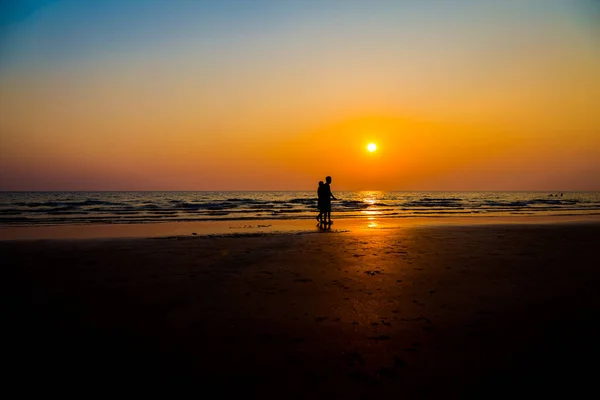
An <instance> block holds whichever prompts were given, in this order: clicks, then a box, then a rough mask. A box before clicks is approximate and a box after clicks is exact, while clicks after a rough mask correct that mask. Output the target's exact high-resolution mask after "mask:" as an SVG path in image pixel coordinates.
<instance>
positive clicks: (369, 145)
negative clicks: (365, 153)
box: [367, 143, 377, 153]
mask: <svg viewBox="0 0 600 400" xmlns="http://www.w3.org/2000/svg"><path fill="white" fill-rule="evenodd" d="M367 150H369V151H370V152H371V153H372V152H374V151H375V150H377V145H376V144H375V143H369V144H368V145H367Z"/></svg>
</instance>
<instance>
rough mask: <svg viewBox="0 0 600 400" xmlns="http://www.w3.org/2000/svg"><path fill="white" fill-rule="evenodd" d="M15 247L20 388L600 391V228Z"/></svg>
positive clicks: (7, 268) (449, 394)
mask: <svg viewBox="0 0 600 400" xmlns="http://www.w3.org/2000/svg"><path fill="white" fill-rule="evenodd" d="M0 250H1V251H2V258H3V260H4V261H3V266H2V279H1V282H2V288H1V290H2V292H3V294H4V295H5V297H6V300H5V301H4V302H3V303H4V304H3V308H4V309H5V310H6V312H5V313H4V316H5V317H4V318H3V319H4V324H3V326H4V327H3V328H2V329H3V331H4V333H5V334H6V333H8V335H7V336H5V339H4V344H5V347H6V349H7V352H6V353H7V354H8V356H7V357H4V365H5V366H8V367H9V368H8V370H9V372H8V373H7V374H5V375H4V379H5V382H8V383H9V385H10V386H12V385H14V386H15V387H17V388H19V393H21V394H23V393H26V392H31V391H40V390H41V391H43V392H45V393H47V394H48V393H57V391H59V392H60V393H64V392H69V391H74V392H78V391H80V390H81V392H80V393H82V394H86V397H87V394H93V393H96V392H98V391H104V390H109V391H115V393H121V392H118V390H123V389H122V388H123V387H127V388H129V389H134V390H135V391H136V393H138V394H140V393H142V392H146V391H154V390H157V389H159V388H160V389H165V388H167V389H168V390H172V391H183V390H185V391H186V392H187V393H189V394H190V395H191V396H194V397H206V398H213V397H224V396H225V395H229V394H232V393H233V394H237V395H239V396H240V397H242V398H254V397H261V398H264V397H272V398H361V397H364V398H376V397H377V396H380V395H390V396H392V397H391V398H417V397H435V398H457V397H463V398H464V397H473V398H490V397H496V396H510V397H515V396H519V395H522V394H533V395H542V394H544V395H547V394H554V393H556V392H557V391H562V392H563V393H564V394H568V395H569V396H575V395H581V394H582V393H584V391H585V390H590V389H592V390H593V392H592V393H594V392H596V391H597V388H596V386H595V379H596V377H597V371H598V360H599V359H598V356H599V351H598V350H599V346H598V340H599V338H600V337H599V336H598V335H599V333H600V329H599V328H598V325H600V324H599V322H600V293H599V292H598V287H599V284H598V282H599V278H600V224H597V223H594V224H557V225H552V224H549V225H498V226H470V227H469V226H438V227H433V226H429V227H428V226H416V227H409V228H400V229H382V230H372V231H360V232H343V233H334V232H328V233H322V234H319V233H313V234H308V233H306V234H282V235H259V236H252V235H249V236H244V237H202V236H194V237H192V236H188V237H179V238H164V239H156V238H153V239H112V240H106V239H104V240H98V239H97V240H79V241H77V240H74V241H67V240H54V241H52V240H44V241H13V242H9V241H5V242H0ZM6 353H5V354H6ZM171 393H174V392H171ZM211 393H212V394H211Z"/></svg>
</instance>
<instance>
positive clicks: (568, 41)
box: [0, 2, 600, 190]
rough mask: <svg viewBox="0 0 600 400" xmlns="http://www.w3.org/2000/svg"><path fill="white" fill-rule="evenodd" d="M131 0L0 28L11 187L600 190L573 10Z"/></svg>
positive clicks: (597, 136)
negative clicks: (155, 4) (148, 6)
mask: <svg viewBox="0 0 600 400" xmlns="http://www.w3.org/2000/svg"><path fill="white" fill-rule="evenodd" d="M109 3H110V2H109ZM125 3H127V2H115V3H114V4H113V3H111V7H113V8H111V9H108V10H104V12H105V13H106V19H103V18H102V15H100V17H98V18H97V20H94V21H91V22H90V21H89V20H86V21H88V22H87V23H86V24H81V23H80V22H78V21H79V20H80V19H82V18H84V15H86V10H85V8H80V9H77V7H71V8H70V9H69V10H68V11H69V12H68V13H67V12H66V11H65V10H62V9H61V7H62V2H56V3H51V4H50V5H47V6H45V7H42V8H40V9H39V10H35V11H34V12H32V13H31V14H28V16H27V17H26V18H23V19H21V20H19V21H16V22H14V23H12V24H11V25H10V30H9V31H8V33H6V32H4V37H2V41H1V42H0V44H3V48H4V49H5V50H6V51H4V52H2V53H0V55H1V57H0V110H1V111H0V140H1V142H0V144H1V146H0V190H302V189H313V188H314V187H315V185H316V182H317V181H318V180H321V179H323V178H324V177H325V176H326V175H332V176H333V178H334V179H333V186H334V187H335V188H336V189H337V190H360V189H377V190H600V112H598V104H600V74H599V72H598V71H600V34H599V33H600V32H598V31H597V30H595V28H594V27H593V24H590V23H589V21H588V20H587V19H586V17H585V13H584V12H582V10H580V9H576V8H573V6H572V4H573V3H572V2H571V3H569V2H548V3H544V4H546V5H547V4H552V6H543V5H542V3H541V2H522V3H520V2H508V3H505V4H504V5H499V4H492V2H486V5H481V4H480V5H479V6H477V7H473V6H472V5H473V4H472V3H468V2H467V3H465V2H456V4H455V5H454V6H453V7H450V8H448V6H447V4H448V3H442V2H432V3H428V4H429V5H427V6H425V5H420V6H419V5H416V4H417V2H398V3H390V2H381V3H379V2H356V3H354V2H348V3H347V2H339V3H336V2H332V3H327V2H324V3H323V4H324V5H327V4H328V7H325V9H320V8H318V7H317V6H316V5H313V8H314V9H313V8H310V7H308V8H303V9H302V10H301V11H302V12H298V10H294V9H293V7H292V5H294V6H296V7H297V6H298V4H299V3H289V7H288V6H282V7H281V8H277V9H276V10H275V11H273V10H271V11H270V12H268V13H264V14H261V13H258V12H254V11H251V10H250V11H248V10H246V11H244V12H232V11H231V10H229V9H228V10H224V11H223V10H221V9H219V8H218V7H217V6H216V5H215V6H214V8H210V9H202V10H186V9H184V8H185V7H191V5H190V4H189V3H181V4H180V6H181V7H182V10H181V13H180V14H178V13H177V7H175V11H171V12H172V13H173V14H172V16H171V19H169V20H168V21H163V20H162V19H161V20H153V19H152V18H158V16H154V17H153V15H154V14H152V13H153V12H156V13H157V15H159V14H160V12H159V11H160V10H154V9H152V10H150V11H148V10H147V12H146V13H142V12H140V11H139V10H137V9H136V10H137V11H135V10H134V11H131V15H129V14H127V15H128V18H127V19H123V20H119V21H117V22H114V21H113V20H112V19H110V17H111V15H113V14H112V13H116V12H117V11H119V9H118V7H124V6H123V5H121V4H125ZM209 3H210V2H209ZM127 4H129V3H127ZM131 4H134V3H131ZM177 4H179V3H177ZM215 4H216V3H215ZM232 4H234V5H236V4H237V3H235V2H234V3H232ZM240 4H241V3H240ZM261 4H262V3H261ZM265 4H266V3H265ZM285 4H288V3H285ZM315 4H320V3H316V2H315ZM347 4H353V5H354V7H349V6H347ZM367 4H375V5H376V6H367ZM524 4H527V5H524ZM569 4H571V6H569ZM115 7H116V9H115ZM286 7H288V8H289V9H288V8H286ZM461 7H462V8H461ZM170 10H173V9H170ZM88 11H89V10H88ZM121 11H123V10H121ZM192 11H193V12H197V13H198V14H197V15H198V18H200V15H206V14H208V15H213V16H214V18H213V19H214V20H215V21H216V22H214V26H212V27H208V28H206V27H204V28H202V29H203V30H200V28H199V27H198V26H199V25H200V24H198V26H197V24H195V23H194V18H193V17H194V15H195V14H193V12H192ZM201 12H202V13H201ZM138 13H139V15H138ZM211 13H212V14H211ZM160 15H162V14H160ZM599 15H600V14H599ZM67 17H69V18H71V19H66V18H67ZM178 18H179V20H178ZM107 21H112V22H110V23H111V24H113V25H110V26H109V24H108V23H107ZM157 21H158V22H160V23H161V24H162V25H160V24H159V25H158V28H159V29H157V28H156V26H157V23H158V22H157ZM153 28H154V29H153ZM108 29H113V30H117V31H118V30H119V29H121V31H119V32H120V33H119V35H117V34H115V35H117V36H118V40H113V41H108V39H105V36H106V35H105V34H103V33H104V32H105V30H108ZM132 32H133V33H132ZM53 35H54V36H53ZM67 39H68V40H67ZM52 46H55V49H53V48H52ZM69 46H70V47H69ZM48 49H53V50H52V51H51V50H48ZM369 142H374V143H377V145H378V150H377V151H376V152H375V153H368V152H367V151H366V145H367V144H368V143H369Z"/></svg>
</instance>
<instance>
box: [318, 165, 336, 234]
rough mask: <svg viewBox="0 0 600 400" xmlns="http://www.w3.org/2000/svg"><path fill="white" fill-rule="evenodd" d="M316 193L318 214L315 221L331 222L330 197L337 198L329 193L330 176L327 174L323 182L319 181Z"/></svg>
mask: <svg viewBox="0 0 600 400" xmlns="http://www.w3.org/2000/svg"><path fill="white" fill-rule="evenodd" d="M317 194H318V195H319V203H318V205H319V215H317V221H319V223H321V224H325V223H328V224H332V223H333V222H332V221H331V199H334V200H337V199H336V198H335V196H334V195H333V193H331V177H330V176H328V177H327V178H325V183H323V181H320V182H319V189H318V190H317Z"/></svg>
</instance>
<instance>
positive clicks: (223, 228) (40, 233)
mask: <svg viewBox="0 0 600 400" xmlns="http://www.w3.org/2000/svg"><path fill="white" fill-rule="evenodd" d="M582 223H583V224H585V223H600V216H596V215H593V216H590V215H586V216H577V215H573V216H545V215H544V216H541V215H531V216H494V217H489V216H468V217H465V216H461V217H410V218H409V217H407V218H378V217H368V218H345V219H344V218H340V219H334V223H333V224H332V225H331V226H330V229H328V230H323V229H320V228H319V227H318V224H316V223H315V220H309V219H291V220H268V219H267V220H251V221H247V220H231V221H223V220H220V221H196V222H187V221H186V222H158V223H143V224H82V225H43V226H39V225H38V226H3V227H0V241H14V240H48V239H50V240H52V239H117V238H160V237H173V236H177V237H180V236H238V235H261V234H263V235H269V234H299V233H314V232H337V233H340V232H347V231H351V232H354V231H365V230H371V231H372V230H380V229H400V228H405V227H416V226H472V225H506V224H510V225H532V224H533V225H536V224H582Z"/></svg>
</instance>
